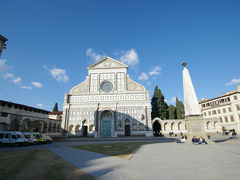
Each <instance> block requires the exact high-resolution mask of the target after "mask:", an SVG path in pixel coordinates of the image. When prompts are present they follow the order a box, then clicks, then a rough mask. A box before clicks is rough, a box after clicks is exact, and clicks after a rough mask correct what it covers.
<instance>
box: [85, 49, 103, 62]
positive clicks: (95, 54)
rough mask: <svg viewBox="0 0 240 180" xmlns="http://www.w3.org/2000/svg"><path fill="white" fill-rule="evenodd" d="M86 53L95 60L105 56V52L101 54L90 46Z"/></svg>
mask: <svg viewBox="0 0 240 180" xmlns="http://www.w3.org/2000/svg"><path fill="white" fill-rule="evenodd" d="M86 55H87V56H88V57H91V58H92V59H93V60H94V61H98V60H100V59H102V58H104V57H105V55H104V54H103V55H101V54H97V53H96V52H94V51H93V49H92V48H88V49H87V50H86Z"/></svg>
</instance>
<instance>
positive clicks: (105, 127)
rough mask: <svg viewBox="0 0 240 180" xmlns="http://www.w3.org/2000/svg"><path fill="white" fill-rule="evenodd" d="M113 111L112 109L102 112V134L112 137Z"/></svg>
mask: <svg viewBox="0 0 240 180" xmlns="http://www.w3.org/2000/svg"><path fill="white" fill-rule="evenodd" d="M112 121H113V113H112V112H111V111H107V110H106V111H103V112H102V114H101V136H102V137H111V135H112Z"/></svg>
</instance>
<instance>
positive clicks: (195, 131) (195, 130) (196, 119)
mask: <svg viewBox="0 0 240 180" xmlns="http://www.w3.org/2000/svg"><path fill="white" fill-rule="evenodd" d="M185 122H186V127H187V140H186V144H192V138H193V137H194V136H195V137H196V138H200V137H202V138H204V139H205V141H206V142H207V143H208V144H213V143H214V142H213V141H211V140H209V139H208V137H207V135H206V133H205V125H204V120H203V117H202V116H188V117H186V118H185Z"/></svg>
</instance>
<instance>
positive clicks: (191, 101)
mask: <svg viewBox="0 0 240 180" xmlns="http://www.w3.org/2000/svg"><path fill="white" fill-rule="evenodd" d="M186 64H187V63H186V62H183V63H182V65H183V67H184V69H183V91H184V109H185V122H186V127H187V137H188V138H187V141H186V143H187V144H192V141H191V140H192V137H194V136H195V137H197V138H200V137H203V138H205V140H207V136H206V133H205V125H204V120H203V116H202V113H201V109H200V106H199V104H198V99H197V96H196V93H195V90H194V87H193V84H192V80H191V77H190V74H189V71H188V69H187V68H186ZM207 141H208V140H207ZM208 142H209V141H208Z"/></svg>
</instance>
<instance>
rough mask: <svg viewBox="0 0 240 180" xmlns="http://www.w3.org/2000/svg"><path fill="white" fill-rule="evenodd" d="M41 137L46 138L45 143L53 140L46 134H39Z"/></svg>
mask: <svg viewBox="0 0 240 180" xmlns="http://www.w3.org/2000/svg"><path fill="white" fill-rule="evenodd" d="M41 135H42V137H43V138H44V139H45V140H46V143H50V144H51V143H52V142H53V139H52V138H50V137H49V136H48V135H47V134H41Z"/></svg>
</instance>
